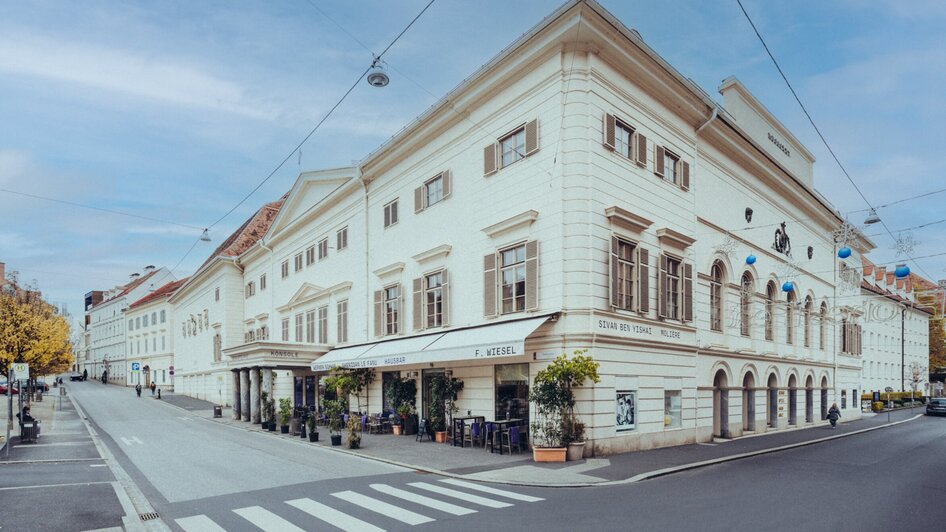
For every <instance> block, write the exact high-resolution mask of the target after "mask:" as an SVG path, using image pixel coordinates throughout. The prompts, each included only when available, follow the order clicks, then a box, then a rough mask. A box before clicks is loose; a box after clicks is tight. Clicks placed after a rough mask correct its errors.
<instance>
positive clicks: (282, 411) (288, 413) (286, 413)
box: [279, 397, 292, 434]
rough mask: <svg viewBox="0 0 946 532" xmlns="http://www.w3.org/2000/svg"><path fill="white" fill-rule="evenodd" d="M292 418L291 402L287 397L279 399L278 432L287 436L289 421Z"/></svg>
mask: <svg viewBox="0 0 946 532" xmlns="http://www.w3.org/2000/svg"><path fill="white" fill-rule="evenodd" d="M291 418H292V402H291V401H290V400H289V398H288V397H280V398H279V432H281V433H283V434H289V420H290V419H291Z"/></svg>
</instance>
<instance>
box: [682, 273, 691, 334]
mask: <svg viewBox="0 0 946 532" xmlns="http://www.w3.org/2000/svg"><path fill="white" fill-rule="evenodd" d="M683 321H693V265H692V264H684V265H683Z"/></svg>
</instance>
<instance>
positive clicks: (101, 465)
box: [89, 464, 108, 467]
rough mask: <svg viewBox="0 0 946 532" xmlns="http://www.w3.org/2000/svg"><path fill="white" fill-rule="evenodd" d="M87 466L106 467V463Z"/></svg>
mask: <svg viewBox="0 0 946 532" xmlns="http://www.w3.org/2000/svg"><path fill="white" fill-rule="evenodd" d="M89 467H108V464H90V465H89Z"/></svg>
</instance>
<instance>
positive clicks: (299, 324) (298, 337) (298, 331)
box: [296, 312, 304, 344]
mask: <svg viewBox="0 0 946 532" xmlns="http://www.w3.org/2000/svg"><path fill="white" fill-rule="evenodd" d="M303 331H304V329H303V328H302V313H301V312H300V313H299V314H296V343H300V344H301V343H302V338H303Z"/></svg>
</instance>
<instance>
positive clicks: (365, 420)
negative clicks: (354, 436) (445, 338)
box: [361, 416, 368, 432]
mask: <svg viewBox="0 0 946 532" xmlns="http://www.w3.org/2000/svg"><path fill="white" fill-rule="evenodd" d="M367 430H368V416H361V432H365V431H367Z"/></svg>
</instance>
